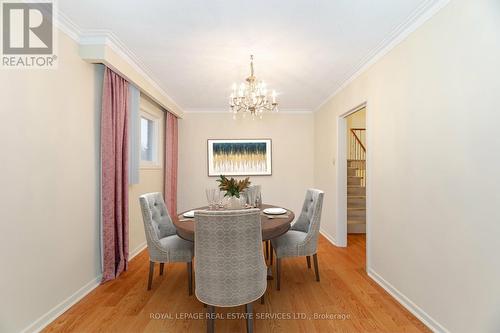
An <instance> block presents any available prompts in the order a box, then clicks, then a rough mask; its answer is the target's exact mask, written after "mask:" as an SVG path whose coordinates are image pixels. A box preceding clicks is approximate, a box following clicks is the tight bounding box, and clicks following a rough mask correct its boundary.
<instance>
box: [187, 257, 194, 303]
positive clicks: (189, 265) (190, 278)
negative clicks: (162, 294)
mask: <svg viewBox="0 0 500 333" xmlns="http://www.w3.org/2000/svg"><path fill="white" fill-rule="evenodd" d="M187 271H188V292H189V296H191V295H192V294H193V262H192V261H190V262H188V263H187Z"/></svg>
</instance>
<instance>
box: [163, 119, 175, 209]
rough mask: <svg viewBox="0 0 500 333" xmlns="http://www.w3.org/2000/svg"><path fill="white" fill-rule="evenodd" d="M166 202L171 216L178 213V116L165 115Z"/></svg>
mask: <svg viewBox="0 0 500 333" xmlns="http://www.w3.org/2000/svg"><path fill="white" fill-rule="evenodd" d="M164 197H165V204H166V205H167V209H168V212H169V214H170V216H176V215H177V117H176V116H175V115H173V114H172V113H170V112H167V114H166V117H165V187H164Z"/></svg>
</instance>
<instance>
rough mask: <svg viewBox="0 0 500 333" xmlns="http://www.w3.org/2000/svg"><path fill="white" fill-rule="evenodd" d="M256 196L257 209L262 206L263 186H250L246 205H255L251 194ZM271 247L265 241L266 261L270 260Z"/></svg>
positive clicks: (247, 191) (246, 193)
mask: <svg viewBox="0 0 500 333" xmlns="http://www.w3.org/2000/svg"><path fill="white" fill-rule="evenodd" d="M252 192H253V193H254V194H255V204H256V207H260V206H261V205H262V186H261V185H250V186H248V187H247V188H246V189H245V191H244V192H243V194H244V195H245V197H246V203H247V204H249V205H252V204H253V203H252V202H250V198H251V197H253V196H252V194H251V193H252ZM270 247H271V244H270V243H269V241H268V240H266V241H264V249H265V253H266V260H267V259H269V249H270Z"/></svg>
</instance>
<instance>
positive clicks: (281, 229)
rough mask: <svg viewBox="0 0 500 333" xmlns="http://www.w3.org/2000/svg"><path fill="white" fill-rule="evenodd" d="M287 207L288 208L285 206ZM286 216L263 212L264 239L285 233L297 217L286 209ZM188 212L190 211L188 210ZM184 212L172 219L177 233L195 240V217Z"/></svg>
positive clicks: (264, 206)
mask: <svg viewBox="0 0 500 333" xmlns="http://www.w3.org/2000/svg"><path fill="white" fill-rule="evenodd" d="M277 207H278V206H273V205H266V204H262V206H261V207H259V208H260V209H261V210H263V209H266V208H277ZM205 209H208V207H201V208H196V209H194V210H205ZM285 209H286V208H285ZM286 211H287V213H286V217H285V214H284V215H275V217H274V218H273V217H272V216H271V215H270V216H267V215H265V214H261V223H262V240H270V239H273V238H276V237H278V236H281V235H283V234H284V233H285V232H287V231H288V229H290V223H291V222H292V221H293V219H294V218H295V214H294V213H293V212H292V211H291V210H289V209H286ZM186 212H188V211H186ZM186 212H182V213H180V214H179V215H178V216H176V217H175V218H173V219H172V222H173V223H174V225H175V227H176V228H177V234H178V235H179V237H181V238H183V239H185V240H188V241H191V242H192V241H194V219H193V218H185V217H184V216H182V214H184V213H186Z"/></svg>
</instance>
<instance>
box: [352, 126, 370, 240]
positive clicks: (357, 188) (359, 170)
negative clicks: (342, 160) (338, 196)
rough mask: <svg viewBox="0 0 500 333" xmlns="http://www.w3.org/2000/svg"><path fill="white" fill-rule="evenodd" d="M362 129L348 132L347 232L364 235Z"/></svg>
mask: <svg viewBox="0 0 500 333" xmlns="http://www.w3.org/2000/svg"><path fill="white" fill-rule="evenodd" d="M364 137H365V129H364V128H353V129H351V131H350V138H349V152H348V157H349V158H348V160H347V232H348V233H351V234H364V233H366V149H365V146H364V144H363V141H364V140H363V139H364Z"/></svg>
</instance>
